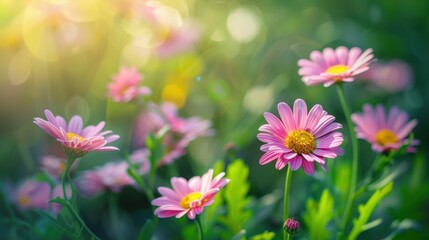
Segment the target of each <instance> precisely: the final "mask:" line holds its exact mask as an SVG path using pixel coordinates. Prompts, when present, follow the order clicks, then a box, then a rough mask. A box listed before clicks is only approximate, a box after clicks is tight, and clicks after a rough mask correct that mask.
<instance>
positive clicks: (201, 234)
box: [195, 216, 204, 240]
mask: <svg viewBox="0 0 429 240" xmlns="http://www.w3.org/2000/svg"><path fill="white" fill-rule="evenodd" d="M195 220H196V222H197V226H198V227H197V228H198V235H199V239H200V240H204V233H203V227H202V225H201V221H200V217H199V216H197V217H196V218H195Z"/></svg>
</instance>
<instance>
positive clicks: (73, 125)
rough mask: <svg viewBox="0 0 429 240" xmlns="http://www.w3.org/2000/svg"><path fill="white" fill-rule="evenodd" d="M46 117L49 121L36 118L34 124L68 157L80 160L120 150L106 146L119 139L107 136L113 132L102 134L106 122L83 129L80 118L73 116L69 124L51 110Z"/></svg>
mask: <svg viewBox="0 0 429 240" xmlns="http://www.w3.org/2000/svg"><path fill="white" fill-rule="evenodd" d="M45 115H46V118H47V120H44V119H41V118H35V119H34V123H35V124H36V125H37V126H39V127H40V128H41V129H43V130H44V131H45V132H47V133H48V134H49V135H51V136H52V137H54V138H55V139H57V141H58V142H60V143H61V144H62V145H63V149H64V151H65V152H66V154H67V155H68V156H72V157H74V158H79V157H82V156H84V155H85V154H87V153H88V152H92V151H112V150H119V149H118V148H116V147H113V146H106V145H107V144H108V143H111V142H113V141H116V140H117V139H119V136H118V135H109V136H106V135H108V134H110V133H112V131H103V132H101V130H102V129H103V128H104V125H105V123H104V122H100V123H99V124H98V125H97V126H92V125H90V126H87V127H85V128H83V126H82V125H83V124H82V122H83V121H82V118H81V117H80V116H76V115H75V116H73V117H72V118H71V119H70V122H69V123H68V124H67V122H66V121H65V120H64V118H63V117H61V116H54V114H52V112H51V111H49V110H45Z"/></svg>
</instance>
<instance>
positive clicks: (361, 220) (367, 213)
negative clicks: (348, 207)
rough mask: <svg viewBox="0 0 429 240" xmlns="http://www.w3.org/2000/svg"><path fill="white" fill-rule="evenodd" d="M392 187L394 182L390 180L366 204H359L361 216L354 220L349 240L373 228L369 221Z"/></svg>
mask: <svg viewBox="0 0 429 240" xmlns="http://www.w3.org/2000/svg"><path fill="white" fill-rule="evenodd" d="M392 188H393V183H392V182H390V183H389V184H387V185H386V186H384V187H383V188H381V189H379V190H377V191H376V192H374V194H372V196H371V197H370V198H369V200H368V201H367V202H366V203H365V204H363V205H362V204H361V205H359V208H358V209H359V217H358V218H357V219H355V220H354V221H353V229H352V231H351V233H350V235H349V236H348V239H349V240H354V239H356V238H357V237H358V236H359V234H360V233H361V232H363V231H365V230H368V229H370V228H371V227H370V226H371V223H369V225H367V222H368V220H369V218H370V217H371V214H372V212H373V211H374V209H375V207H377V205H378V203H380V201H381V200H382V199H383V198H384V197H385V196H386V195H387V194H388V193H390V192H391V191H392ZM378 222H379V220H378Z"/></svg>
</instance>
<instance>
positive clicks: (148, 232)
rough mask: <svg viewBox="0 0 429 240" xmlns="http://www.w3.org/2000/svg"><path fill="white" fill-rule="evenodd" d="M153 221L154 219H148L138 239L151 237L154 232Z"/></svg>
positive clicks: (142, 239)
mask: <svg viewBox="0 0 429 240" xmlns="http://www.w3.org/2000/svg"><path fill="white" fill-rule="evenodd" d="M153 230H154V229H153V222H152V220H147V221H146V223H145V224H144V226H143V227H142V229H141V230H140V233H139V237H138V238H137V240H144V239H151V237H152V234H153Z"/></svg>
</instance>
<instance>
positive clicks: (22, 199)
mask: <svg viewBox="0 0 429 240" xmlns="http://www.w3.org/2000/svg"><path fill="white" fill-rule="evenodd" d="M18 202H19V205H21V206H23V207H25V206H28V205H30V204H31V198H30V197H29V196H25V195H24V196H21V197H19V199H18Z"/></svg>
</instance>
